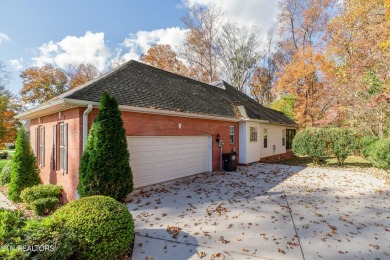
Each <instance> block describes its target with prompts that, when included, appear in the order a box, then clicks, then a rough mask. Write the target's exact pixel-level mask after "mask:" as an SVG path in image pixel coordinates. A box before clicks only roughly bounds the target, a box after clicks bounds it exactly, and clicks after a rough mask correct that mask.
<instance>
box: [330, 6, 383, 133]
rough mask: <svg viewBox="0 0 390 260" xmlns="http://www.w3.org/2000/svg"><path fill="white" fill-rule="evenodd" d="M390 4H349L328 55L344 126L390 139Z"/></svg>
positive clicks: (333, 25) (334, 28) (333, 26)
mask: <svg viewBox="0 0 390 260" xmlns="http://www.w3.org/2000/svg"><path fill="white" fill-rule="evenodd" d="M388 12H389V1H388V0H386V1H384V0H376V1H370V0H358V1H352V0H345V1H343V4H341V5H340V6H339V10H338V13H337V15H336V16H335V17H334V18H333V19H332V21H331V22H330V25H329V30H328V36H329V42H328V45H327V52H328V55H329V56H330V57H334V59H335V61H337V62H334V75H333V78H334V79H335V84H336V86H337V88H338V91H337V92H338V95H339V96H341V97H342V99H343V103H342V105H343V108H344V110H345V111H346V112H345V114H346V118H345V123H346V124H348V125H349V126H351V127H354V128H356V129H358V130H359V132H361V133H366V134H374V135H379V136H380V137H383V136H384V135H385V134H386V132H387V134H390V73H389V71H390V70H389V68H390V44H389V43H390V40H389V39H390V29H389V28H390V19H389V17H388V14H389V13H388Z"/></svg>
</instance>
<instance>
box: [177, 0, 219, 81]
mask: <svg viewBox="0 0 390 260" xmlns="http://www.w3.org/2000/svg"><path fill="white" fill-rule="evenodd" d="M182 21H183V22H184V24H185V25H186V26H187V28H188V29H189V31H188V32H187V33H186V36H185V40H184V43H183V48H182V50H181V51H180V54H179V56H180V57H181V58H183V59H184V60H185V61H186V64H187V66H188V69H189V70H190V75H191V76H192V77H193V78H195V79H197V80H199V81H202V82H205V83H209V82H212V81H215V80H218V78H219V75H220V71H219V64H218V57H217V48H216V39H217V36H218V32H219V30H220V27H221V24H222V11H221V9H220V8H218V7H216V6H215V5H211V6H209V7H207V8H206V7H201V6H194V7H192V8H190V11H189V14H188V16H187V17H185V18H182Z"/></svg>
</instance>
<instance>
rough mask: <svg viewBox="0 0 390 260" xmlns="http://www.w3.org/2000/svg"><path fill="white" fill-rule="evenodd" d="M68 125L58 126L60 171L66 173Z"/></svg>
mask: <svg viewBox="0 0 390 260" xmlns="http://www.w3.org/2000/svg"><path fill="white" fill-rule="evenodd" d="M67 145H68V124H66V123H61V124H60V170H61V171H63V172H66V171H67V166H68V165H67V164H68V147H67Z"/></svg>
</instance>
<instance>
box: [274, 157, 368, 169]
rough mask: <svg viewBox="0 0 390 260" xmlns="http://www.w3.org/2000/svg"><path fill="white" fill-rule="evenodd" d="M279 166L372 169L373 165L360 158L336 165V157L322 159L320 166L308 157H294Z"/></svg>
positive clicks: (350, 158)
mask: <svg viewBox="0 0 390 260" xmlns="http://www.w3.org/2000/svg"><path fill="white" fill-rule="evenodd" d="M280 164H286V165H299V166H309V167H320V168H321V166H324V167H327V168H337V169H340V168H341V169H342V168H345V169H347V168H372V167H373V165H372V164H371V163H370V162H369V161H368V160H366V159H364V158H362V157H360V156H348V157H347V159H346V160H345V162H344V164H343V165H338V163H337V158H336V157H324V158H322V161H321V163H320V164H314V163H313V160H312V159H311V158H310V157H295V158H291V159H288V160H285V161H283V162H280Z"/></svg>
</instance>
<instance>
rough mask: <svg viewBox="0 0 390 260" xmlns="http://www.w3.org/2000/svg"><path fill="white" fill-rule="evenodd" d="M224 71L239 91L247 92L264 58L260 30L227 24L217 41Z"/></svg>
mask: <svg viewBox="0 0 390 260" xmlns="http://www.w3.org/2000/svg"><path fill="white" fill-rule="evenodd" d="M216 43H217V54H218V58H219V59H220V61H221V63H222V71H223V72H224V75H226V76H227V78H228V80H229V81H230V82H231V83H232V85H233V86H234V87H235V88H237V89H238V90H240V91H242V92H245V86H246V84H247V83H248V81H249V79H250V78H251V75H252V73H253V71H254V69H255V67H256V66H257V65H258V64H259V62H260V61H261V60H262V58H263V52H262V50H261V48H260V47H261V41H260V29H259V28H256V27H253V28H248V27H239V26H237V25H236V24H232V23H227V24H224V25H223V26H222V30H221V33H220V35H219V36H218V37H217V39H216Z"/></svg>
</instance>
